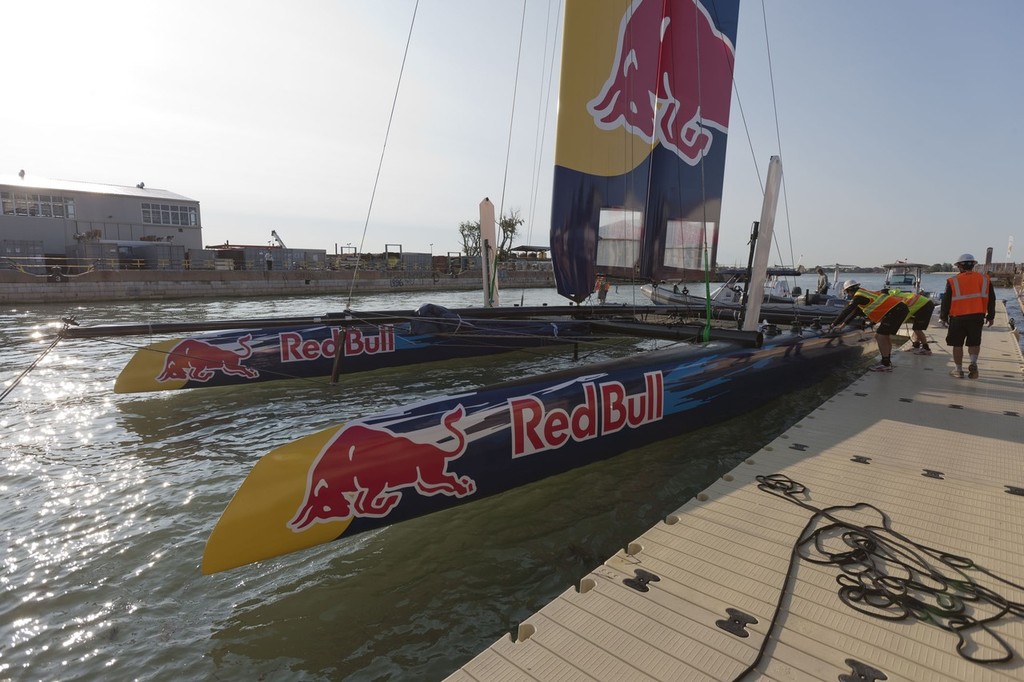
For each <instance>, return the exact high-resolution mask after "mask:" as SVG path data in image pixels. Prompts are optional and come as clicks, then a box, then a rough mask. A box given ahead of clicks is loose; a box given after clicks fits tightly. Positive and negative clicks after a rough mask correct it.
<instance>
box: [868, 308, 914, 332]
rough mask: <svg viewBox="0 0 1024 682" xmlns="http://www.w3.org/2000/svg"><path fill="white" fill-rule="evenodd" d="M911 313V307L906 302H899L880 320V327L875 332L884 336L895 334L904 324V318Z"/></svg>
mask: <svg viewBox="0 0 1024 682" xmlns="http://www.w3.org/2000/svg"><path fill="white" fill-rule="evenodd" d="M909 314H910V308H908V307H907V304H906V303H903V302H902V301H901V302H899V303H897V304H896V305H894V306H893V307H892V309H891V310H890V311H889V312H887V313H886V314H885V315H884V316H883V317H882V319H881V320H879V321H878V329H876V330H875V333H876V334H881V335H882V336H889V335H890V334H895V333H896V332H898V331H899V330H900V327H902V326H903V320H905V319H907V315H909Z"/></svg>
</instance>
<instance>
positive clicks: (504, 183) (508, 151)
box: [480, 0, 526, 300]
mask: <svg viewBox="0 0 1024 682" xmlns="http://www.w3.org/2000/svg"><path fill="white" fill-rule="evenodd" d="M525 28H526V0H523V12H522V17H521V18H520V20H519V47H518V49H517V51H516V75H515V78H514V79H513V84H512V111H511V113H510V114H509V120H508V143H507V145H506V146H505V169H504V173H503V174H502V178H501V200H500V201H499V202H498V218H497V220H498V225H497V228H498V229H497V230H496V232H495V239H502V240H503V239H504V232H503V231H502V228H501V223H502V221H503V220H504V219H505V191H506V189H507V187H508V167H509V159H510V158H511V156H512V128H513V127H514V125H515V120H516V96H517V95H518V93H519V67H520V66H521V64H522V58H523V34H524V31H525ZM480 227H481V228H483V225H481V226H480ZM499 234H500V237H499V236H498V235H499ZM498 255H499V253H498V245H497V244H495V245H494V261H493V263H492V264H491V268H490V273H491V281H490V282H488V284H487V295H488V300H490V294H491V292H493V291H494V287H495V286H496V285H497V279H498V268H497V265H498ZM483 257H484V258H488V255H487V254H486V253H484V256H483Z"/></svg>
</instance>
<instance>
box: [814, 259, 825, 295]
mask: <svg viewBox="0 0 1024 682" xmlns="http://www.w3.org/2000/svg"><path fill="white" fill-rule="evenodd" d="M817 271H818V286H817V287H815V289H814V293H816V294H819V295H821V296H828V275H826V274H825V271H824V270H823V269H822V267H821V266H820V265H819V266H818V268H817Z"/></svg>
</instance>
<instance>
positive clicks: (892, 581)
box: [448, 303, 1024, 682]
mask: <svg viewBox="0 0 1024 682" xmlns="http://www.w3.org/2000/svg"><path fill="white" fill-rule="evenodd" d="M928 336H929V338H930V339H931V347H932V350H933V354H932V355H931V356H919V355H914V354H912V353H911V352H909V350H910V345H909V343H908V344H907V345H906V346H904V347H903V348H902V349H899V351H897V352H894V353H893V364H894V365H895V366H896V369H895V370H894V371H893V372H891V373H871V372H868V373H866V374H865V375H864V376H862V377H861V378H859V379H858V380H856V381H855V382H854V383H853V384H851V385H850V386H848V387H847V388H846V389H844V390H843V391H842V392H840V393H839V394H837V395H835V396H834V397H832V398H830V399H829V400H827V401H826V402H825V403H823V404H822V405H821V406H819V407H818V408H817V409H816V410H815V411H814V412H812V413H811V414H809V415H807V416H806V417H805V418H804V419H803V420H801V421H800V422H799V423H797V424H795V425H794V426H793V427H792V428H791V429H789V430H788V431H787V432H785V433H784V434H782V435H780V436H779V437H778V438H776V439H775V440H773V441H772V442H770V443H768V444H767V445H765V446H764V447H763V448H762V449H761V450H760V451H758V452H757V453H755V454H754V455H752V456H751V457H750V458H748V459H747V460H745V461H744V462H743V463H742V464H740V465H738V466H737V467H736V468H735V469H733V470H732V471H731V472H729V473H728V474H726V475H724V476H722V477H721V478H720V479H718V480H717V481H716V482H715V483H714V484H712V485H711V486H710V487H708V488H707V489H705V490H704V491H703V492H701V493H700V494H699V495H697V496H696V497H695V498H694V499H691V500H689V501H687V502H686V504H684V505H683V506H682V507H680V508H679V509H678V510H676V511H674V512H672V513H670V514H668V515H667V517H666V518H665V519H664V520H663V521H661V522H660V523H658V525H656V526H655V527H654V528H651V529H650V530H649V531H647V532H646V533H644V534H643V535H642V536H641V537H639V538H637V539H636V540H634V541H632V542H630V543H628V545H627V546H626V547H625V549H623V550H620V551H619V552H618V553H617V554H616V555H615V556H613V557H611V558H610V559H608V560H607V561H606V562H605V563H604V564H603V565H601V566H599V567H598V568H596V569H595V570H593V571H592V572H591V573H589V574H588V575H586V576H584V577H583V578H582V579H581V581H580V582H579V584H578V585H577V586H575V587H573V588H570V589H568V590H566V591H565V592H564V593H562V594H561V595H559V596H558V597H556V598H555V599H554V600H553V601H552V602H551V603H550V604H548V605H547V606H545V607H544V608H542V609H541V610H540V611H539V612H537V613H536V614H534V615H533V616H531V617H530V618H528V619H527V620H526V621H524V622H523V623H521V624H520V625H519V628H518V632H517V633H515V636H514V637H512V636H505V637H503V638H501V639H500V640H498V641H497V642H495V643H494V644H493V645H491V646H490V647H489V648H488V649H487V650H485V651H484V652H482V653H480V654H479V655H478V656H476V657H475V658H473V659H472V660H471V661H469V662H468V663H466V664H465V665H464V666H463V667H462V668H460V669H459V670H457V671H455V672H454V673H453V674H452V675H451V676H450V677H449V678H448V679H449V680H454V681H458V682H468V681H471V680H472V681H476V680H480V681H483V680H486V681H487V682H495V681H498V680H559V681H561V680H615V681H621V680H630V681H633V680H685V681H687V682H689V681H692V680H755V679H756V680H809V681H810V680H815V681H820V680H839V681H841V682H854V681H865V682H866V681H880V680H914V681H922V680H928V681H929V682H946V681H948V682H955V681H958V680H972V681H975V680H976V681H985V680H1024V541H1022V539H1024V358H1022V354H1021V349H1020V345H1019V343H1018V341H1017V339H1016V338H1015V336H1014V335H1013V334H1012V333H1011V332H1010V327H1009V325H1008V317H1007V314H1006V310H1005V307H1004V306H1003V304H1002V303H1000V304H999V305H998V306H997V316H996V321H995V325H994V326H992V327H986V328H985V331H984V333H983V336H982V349H981V354H980V360H979V363H978V364H979V368H980V376H979V377H978V378H977V379H969V378H965V379H957V378H954V377H952V376H950V374H949V370H950V369H952V367H953V364H952V359H951V351H950V349H949V348H948V347H947V346H946V344H945V329H944V328H943V327H941V326H939V325H938V324H937V321H936V322H935V323H934V324H933V326H932V327H931V328H930V329H929V330H928ZM965 351H966V349H965ZM967 362H968V360H967V359H966V357H965V364H964V369H965V370H966V368H967V367H966V365H967Z"/></svg>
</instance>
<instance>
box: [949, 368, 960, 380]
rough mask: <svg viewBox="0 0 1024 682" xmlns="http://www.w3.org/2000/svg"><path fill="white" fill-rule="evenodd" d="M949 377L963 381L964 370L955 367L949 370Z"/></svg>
mask: <svg viewBox="0 0 1024 682" xmlns="http://www.w3.org/2000/svg"><path fill="white" fill-rule="evenodd" d="M949 376H951V377H953V378H955V379H963V378H964V371H963V370H962V369H957V368H955V367H954V368H953V369H951V370H949Z"/></svg>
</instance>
